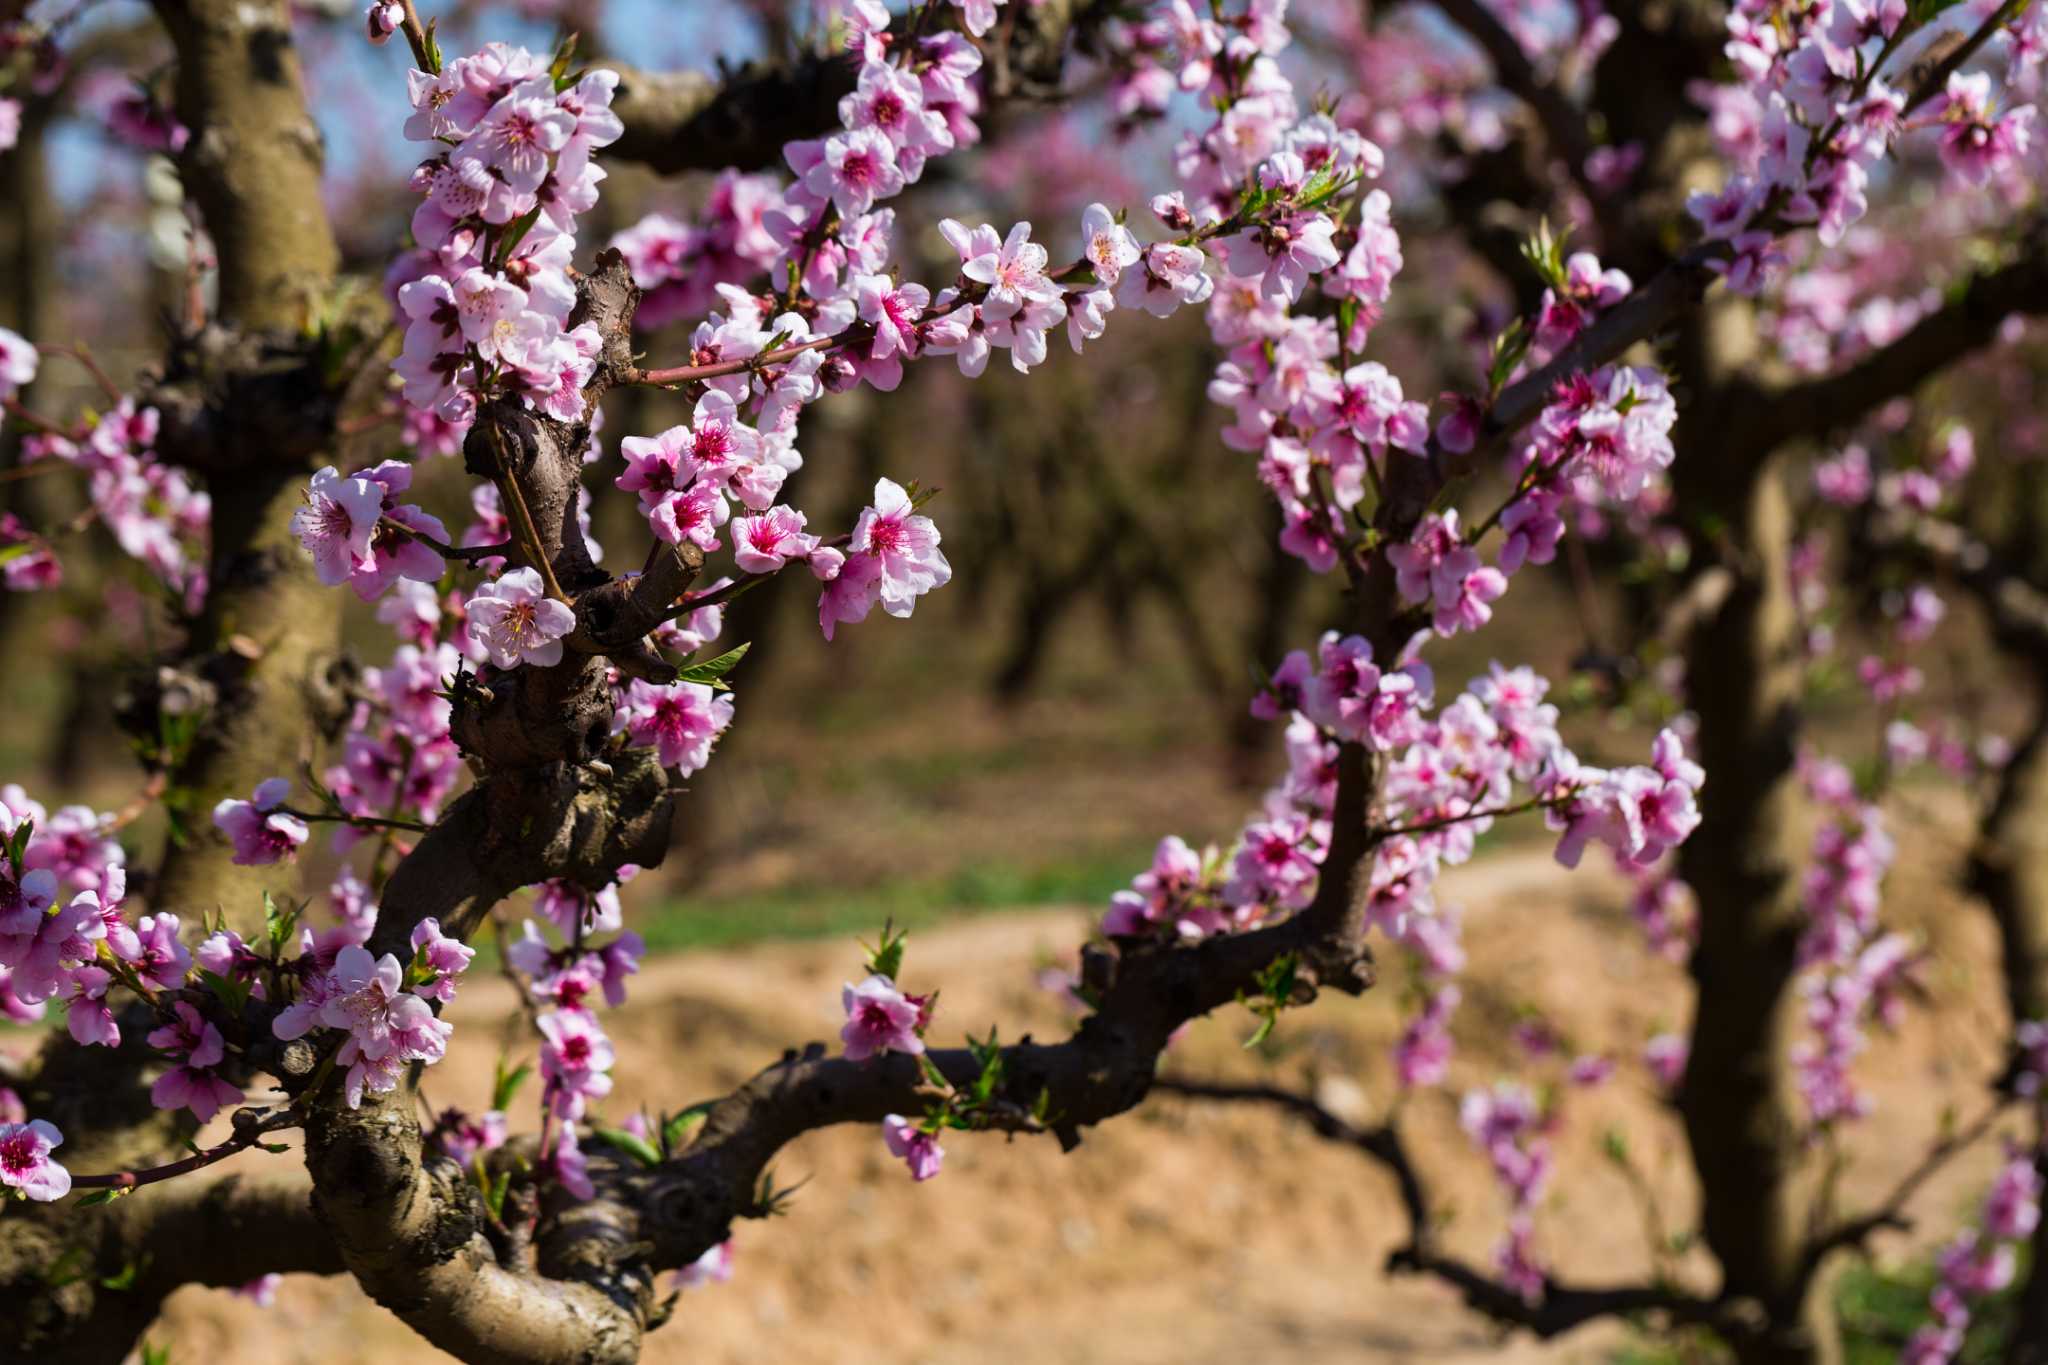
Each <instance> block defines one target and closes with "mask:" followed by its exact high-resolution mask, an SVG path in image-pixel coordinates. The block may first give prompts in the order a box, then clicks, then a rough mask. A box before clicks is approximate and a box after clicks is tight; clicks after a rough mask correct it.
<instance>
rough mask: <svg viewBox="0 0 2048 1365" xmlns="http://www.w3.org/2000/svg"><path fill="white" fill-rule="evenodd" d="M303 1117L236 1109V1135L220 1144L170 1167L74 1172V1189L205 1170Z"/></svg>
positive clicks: (130, 1185) (120, 1186)
mask: <svg viewBox="0 0 2048 1365" xmlns="http://www.w3.org/2000/svg"><path fill="white" fill-rule="evenodd" d="M301 1122H302V1119H301V1118H300V1116H299V1114H298V1112H297V1111H295V1110H292V1109H278V1110H273V1111H269V1112H267V1113H266V1112H265V1111H264V1110H261V1109H237V1110H236V1111H235V1118H234V1123H235V1135H234V1136H233V1137H231V1138H229V1139H228V1140H227V1141H226V1142H223V1143H221V1144H220V1145H219V1146H218V1147H208V1148H207V1149H206V1150H204V1151H202V1152H197V1153H195V1154H194V1155H192V1156H188V1157H186V1158H185V1159H184V1160H182V1161H173V1162H171V1163H170V1164H169V1165H167V1166H151V1167H149V1168H147V1169H145V1170H140V1171H109V1172H107V1173H105V1174H104V1175H74V1176H72V1177H71V1187H72V1188H73V1189H86V1190H133V1189H139V1188H141V1187H142V1186H144V1185H154V1184H157V1183H158V1182H159V1181H164V1180H170V1179H172V1178H173V1177H176V1176H181V1175H185V1174H188V1173H190V1172H192V1171H199V1170H204V1169H205V1168H206V1167H208V1166H211V1165H213V1164H214V1163H215V1162H219V1161H225V1160H227V1159H228V1158H229V1157H231V1156H233V1155H234V1154H235V1153H237V1152H245V1151H247V1150H249V1148H251V1147H254V1146H255V1145H256V1144H257V1143H259V1142H261V1141H262V1140H263V1138H264V1136H265V1135H266V1134H269V1133H275V1132H278V1131H279V1130H281V1129H285V1128H297V1127H298V1126H299V1125H300V1123H301Z"/></svg>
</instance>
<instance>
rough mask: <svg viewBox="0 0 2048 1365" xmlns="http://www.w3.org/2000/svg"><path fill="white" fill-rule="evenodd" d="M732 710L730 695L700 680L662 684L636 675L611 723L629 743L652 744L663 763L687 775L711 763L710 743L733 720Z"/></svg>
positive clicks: (628, 685) (711, 743) (713, 741)
mask: <svg viewBox="0 0 2048 1365" xmlns="http://www.w3.org/2000/svg"><path fill="white" fill-rule="evenodd" d="M732 710H733V707H732V698H731V697H729V696H725V695H722V694H720V693H717V692H714V691H713V690H712V689H711V688H710V687H709V686H707V685H706V684H704V683H689V682H684V683H672V684H670V685H668V686H665V687H663V686H657V685H655V684H653V683H646V682H641V681H640V680H638V679H634V680H633V681H632V682H630V683H628V684H627V686H626V691H625V695H624V697H623V698H622V699H621V702H620V704H619V709H618V712H617V714H616V715H615V717H614V719H613V725H614V726H615V728H617V729H619V730H621V731H623V732H624V733H625V734H626V735H627V736H628V737H629V738H630V739H631V740H632V741H633V743H635V744H644V745H649V746H652V747H653V748H654V750H655V752H656V753H657V755H658V756H659V757H660V759H661V766H662V767H664V768H674V769H676V770H677V771H678V772H680V773H681V774H682V775H683V776H685V777H687V776H689V775H690V774H691V773H694V772H697V771H699V770H700V769H702V768H703V767H704V765H705V764H707V763H709V762H710V761H711V746H712V745H713V744H714V743H716V742H717V739H718V737H719V736H720V735H722V734H724V733H725V731H726V728H727V727H728V726H730V725H731V724H732Z"/></svg>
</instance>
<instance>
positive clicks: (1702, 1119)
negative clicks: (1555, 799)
mask: <svg viewBox="0 0 2048 1365" xmlns="http://www.w3.org/2000/svg"><path fill="white" fill-rule="evenodd" d="M1708 453H1709V454H1713V453H1718V452H1711V451H1710V452H1708ZM1745 483H1746V484H1747V486H1746V487H1745V486H1742V485H1743V484H1745ZM1685 496H1686V495H1685V494H1683V493H1681V497H1685ZM1713 506H1714V508H1715V510H1716V511H1718V512H1720V513H1721V514H1722V515H1724V516H1725V517H1726V518H1727V526H1726V531H1725V534H1726V537H1727V541H1728V545H1729V551H1728V553H1727V554H1726V555H1725V556H1724V557H1723V563H1724V564H1726V566H1727V567H1728V568H1729V569H1730V570H1731V572H1732V575H1733V580H1732V584H1731V587H1730V590H1729V592H1728V594H1727V596H1726V597H1725V598H1724V599H1723V600H1722V601H1721V603H1720V606H1719V609H1718V610H1717V611H1715V612H1713V613H1711V614H1709V615H1707V616H1705V617H1703V619H1702V620H1701V622H1700V624H1699V626H1698V627H1697V628H1696V630H1695V632H1694V634H1693V637H1692V640H1691V641H1690V646H1689V648H1688V650H1687V663H1688V669H1687V677H1688V688H1689V694H1690V697H1691V701H1692V705H1693V709H1694V710H1695V711H1696V712H1697V713H1698V716H1699V757H1700V762H1701V764H1702V765H1703V766H1704V767H1705V768H1706V769H1707V771H1708V772H1709V773H1710V774H1712V776H1711V778H1710V779H1709V782H1708V785H1707V788H1706V790H1705V791H1704V792H1703V793H1702V794H1701V800H1700V811H1701V816H1702V819H1701V823H1700V827H1699V828H1698V829H1697V830H1695V831H1694V833H1693V835H1692V837H1691V838H1690V839H1689V840H1688V841H1687V842H1686V844H1685V846H1684V849H1683V851H1682V854H1681V868H1682V871H1683V873H1684V876H1685V879H1686V881H1687V882H1688V883H1690V884H1691V886H1692V888H1693V891H1694V893H1695V895H1696V896H1697V897H1698V900H1699V906H1700V933H1699V945H1698V947H1697V949H1696V950H1695V952H1694V954H1693V958H1692V976H1693V979H1694V981H1695V982H1696V983H1697V985H1698V988H1699V990H1698V1002H1697V1006H1696V1012H1695V1015H1694V1019H1693V1028H1692V1052H1691V1059H1690V1061H1689V1062H1688V1063H1687V1066H1686V1074H1685V1082H1684V1085H1683V1087H1682V1089H1681V1091H1680V1094H1679V1110H1680V1113H1681V1114H1682V1115H1683V1118H1684V1121H1685V1130H1686V1136H1687V1139H1688V1141H1689V1142H1690V1143H1691V1147H1692V1155H1693V1165H1694V1167H1695V1169H1696V1170H1697V1172H1698V1174H1699V1179H1700V1187H1701V1206H1700V1219H1701V1227H1702V1230H1703V1232H1704V1234H1705V1238H1706V1242H1707V1245H1708V1246H1709V1247H1710V1248H1711V1249H1712V1251H1713V1253H1714V1256H1715V1258H1716V1260H1718V1261H1719V1263H1720V1265H1721V1270H1722V1275H1723V1287H1724V1292H1726V1293H1729V1294H1732V1295H1741V1296H1744V1297H1748V1298H1751V1299H1753V1300H1754V1301H1755V1302H1756V1303H1757V1304H1758V1305H1759V1306H1760V1308H1761V1310H1762V1312H1763V1315H1764V1316H1765V1318H1766V1319H1767V1320H1768V1322H1769V1323H1770V1325H1771V1330H1770V1331H1768V1332H1766V1333H1764V1334H1762V1335H1760V1336H1759V1337H1758V1338H1756V1339H1755V1340H1754V1341H1752V1342H1750V1343H1748V1344H1746V1345H1745V1346H1744V1347H1743V1348H1742V1350H1741V1351H1740V1358H1741V1359H1742V1360H1743V1361H1744V1365H1811V1363H1812V1362H1816V1361H1821V1360H1826V1359H1829V1358H1831V1356H1832V1345H1831V1342H1830V1340H1829V1337H1828V1335H1827V1334H1826V1333H1825V1332H1824V1331H1823V1330H1822V1329H1821V1328H1820V1327H1819V1326H1817V1325H1816V1324H1814V1323H1810V1322H1809V1321H1807V1319H1808V1318H1809V1317H1816V1318H1817V1317H1819V1316H1822V1315H1821V1314H1820V1313H1818V1312H1814V1313H1811V1314H1810V1313H1809V1312H1808V1311H1807V1309H1806V1307H1805V1306H1804V1304H1803V1302H1802V1300H1804V1299H1805V1297H1806V1290H1807V1288H1808V1285H1807V1283H1806V1281H1807V1276H1806V1275H1805V1273H1804V1264H1803V1262H1804V1251H1805V1228H1806V1221H1805V1220H1806V1200H1805V1197H1804V1196H1805V1194H1806V1191H1805V1190H1803V1189H1802V1188H1801V1182H1800V1181H1799V1180H1798V1179H1797V1175H1798V1167H1799V1164H1800V1163H1799V1156H1800V1150H1801V1141H1800V1123H1799V1117H1798V1114H1799V1110H1798V1107H1797V1099H1796V1097H1795V1096H1794V1094H1793V1092H1792V1080H1791V1077H1790V1075H1789V1068H1788V1063H1787V1054H1788V1050H1789V1048H1790V1046H1791V1044H1792V1042H1793V1040H1794V1039H1795V1038H1796V1037H1797V1036H1798V1034H1799V1028H1800V1016H1799V1010H1798V1007H1797V1001H1796V999H1795V998H1794V996H1793V994H1792V991H1791V989H1790V988H1791V983H1792V976H1793V972H1794V967H1795V959H1796V952H1797V946H1798V940H1799V935H1800V930H1801V927H1802V923H1803V914H1802V911H1801V907H1800V894H1799V870H1800V867H1801V866H1802V864H1803V862H1804V859H1805V858H1806V856H1807V853H1808V846H1809V843H1810V838H1809V821H1808V818H1807V815H1806V812H1805V811H1804V810H1803V808H1802V806H1803V803H1802V800H1801V797H1800V793H1799V790H1798V783H1797V779H1796V777H1795V775H1794V771H1793V767H1794V758H1795V753H1794V746H1795V744H1796V742H1797V736H1798V730H1799V694H1800V686H1801V676H1802V669H1801V664H1802V658H1801V649H1800V644H1801V641H1800V630H1799V623H1798V618H1797V614H1796V612H1795V610H1794V606H1793V602H1792V599H1791V580H1790V577H1789V575H1788V573H1787V568H1786V560H1787V556H1788V553H1789V551H1790V547H1791V536H1792V521H1791V513H1790V508H1789V506H1788V500H1787V498H1786V495H1785V492H1784V489H1783V487H1782V486H1781V483H1780V481H1779V479H1778V478H1777V477H1776V476H1775V473H1774V471H1773V470H1772V469H1771V467H1770V466H1769V465H1768V464H1766V465H1764V466H1762V467H1760V468H1759V469H1758V470H1757V472H1756V473H1755V475H1754V476H1753V477H1751V478H1750V479H1747V480H1739V481H1738V483H1737V485H1736V486H1735V487H1734V488H1730V489H1727V490H1725V492H1724V493H1723V495H1722V496H1721V497H1720V498H1718V499H1717V500H1716V501H1715V503H1714V504H1713Z"/></svg>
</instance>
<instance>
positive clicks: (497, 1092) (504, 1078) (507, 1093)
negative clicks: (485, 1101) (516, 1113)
mask: <svg viewBox="0 0 2048 1365" xmlns="http://www.w3.org/2000/svg"><path fill="white" fill-rule="evenodd" d="M532 1074H533V1065H532V1063H530V1062H521V1063H520V1064H519V1065H518V1066H515V1067H513V1068H512V1069H511V1070H510V1071H507V1070H506V1069H505V1058H504V1057H502V1056H501V1057H499V1058H498V1067H497V1075H496V1077H495V1078H494V1079H493V1080H492V1081H491V1108H493V1109H496V1110H499V1111H500V1112H503V1111H504V1110H507V1109H510V1108H511V1107H512V1101H513V1099H514V1098H516V1097H517V1096H518V1094H519V1087H520V1086H522V1085H525V1084H526V1078H527V1077H529V1076H531V1075H532Z"/></svg>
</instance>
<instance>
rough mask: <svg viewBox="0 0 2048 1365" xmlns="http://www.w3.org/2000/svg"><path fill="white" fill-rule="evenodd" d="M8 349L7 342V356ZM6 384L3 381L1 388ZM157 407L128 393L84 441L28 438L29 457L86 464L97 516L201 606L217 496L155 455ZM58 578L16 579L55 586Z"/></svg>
mask: <svg viewBox="0 0 2048 1365" xmlns="http://www.w3.org/2000/svg"><path fill="white" fill-rule="evenodd" d="M5 363H6V349H5V347H4V345H0V364H5ZM5 387H6V385H5V383H4V381H0V389H4V388H5ZM158 427H159V422H158V417H157V412H156V409H154V408H141V409H138V408H137V407H136V406H135V403H134V400H132V399H128V398H124V399H122V400H121V401H120V402H119V403H118V404H116V405H115V407H114V410H113V411H111V412H108V413H104V414H102V415H101V416H100V417H99V419H98V420H97V421H96V422H95V423H94V424H93V426H92V429H91V430H90V431H89V432H87V433H86V435H85V438H84V440H83V441H72V440H70V439H69V438H67V437H64V436H57V435H48V434H40V435H35V436H31V437H29V438H27V439H25V440H24V441H23V442H22V459H23V460H24V461H25V462H27V461H34V460H43V459H56V460H62V461H63V462H65V463H66V464H70V465H73V466H75V467H76V468H78V469H80V470H83V471H84V472H85V475H86V493H87V496H88V497H89V498H90V500H91V502H92V509H93V513H94V515H95V516H97V517H98V518H99V520H100V521H101V522H102V523H103V524H104V525H105V526H106V528H107V530H108V531H110V532H111V533H112V534H113V537H114V540H115V542H116V543H117V544H119V545H120V547H121V549H122V551H123V552H124V553H125V554H127V555H129V556H130V557H131V558H134V559H137V560H140V561H141V562H142V563H143V564H144V565H145V566H146V567H147V568H148V569H149V570H150V572H151V573H152V574H154V575H155V576H156V578H157V579H158V581H160V582H161V583H162V584H163V585H164V587H165V588H167V589H168V590H169V591H170V592H171V594H172V596H173V598H174V600H175V601H176V602H177V604H178V605H179V607H181V608H182V609H183V610H184V611H186V612H188V613H196V612H197V611H198V610H199V608H200V607H201V605H202V604H203V603H204V602H205V600H206V560H207V541H208V537H209V534H210V528H211V526H212V521H213V503H212V499H211V498H209V497H208V496H207V494H206V493H204V492H203V491H200V490H198V489H196V488H194V487H193V486H192V482H191V480H189V479H188V478H187V477H186V476H185V473H184V471H183V470H180V469H175V468H173V467H171V466H170V465H167V464H164V463H162V462H160V461H159V460H158V459H157V458H156V453H155V446H156V440H157V432H158ZM55 581H56V579H55V576H54V574H50V575H48V582H37V583H34V584H32V585H31V584H19V585H16V584H12V582H11V580H10V584H11V585H13V586H38V587H41V586H49V585H50V584H53V583H54V582H55Z"/></svg>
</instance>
